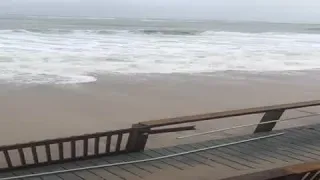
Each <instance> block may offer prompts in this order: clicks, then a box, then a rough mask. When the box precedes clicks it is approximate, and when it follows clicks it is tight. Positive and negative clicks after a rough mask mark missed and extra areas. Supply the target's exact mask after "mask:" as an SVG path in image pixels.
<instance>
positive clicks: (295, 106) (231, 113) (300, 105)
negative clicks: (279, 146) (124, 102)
mask: <svg viewBox="0 0 320 180" xmlns="http://www.w3.org/2000/svg"><path fill="white" fill-rule="evenodd" d="M310 106H320V100H315V101H305V102H297V103H289V104H280V105H273V106H262V107H255V108H247V109H239V110H230V111H223V112H215V113H207V114H199V115H192V116H183V117H176V118H168V119H159V120H151V121H144V122H140V123H139V124H141V125H144V126H148V127H150V128H152V127H161V126H168V125H175V124H182V123H190V122H199V121H206V120H212V119H220V118H227V117H233V116H242V115H250V114H259V113H264V112H269V111H275V110H288V109H298V108H303V107H310Z"/></svg>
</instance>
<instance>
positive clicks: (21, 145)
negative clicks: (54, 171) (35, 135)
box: [0, 128, 131, 151]
mask: <svg viewBox="0 0 320 180" xmlns="http://www.w3.org/2000/svg"><path fill="white" fill-rule="evenodd" d="M130 131H131V128H127V129H119V130H114V131H107V132H97V133H92V134H82V135H78V136H69V137H63V138H56V139H46V140H41V141H34V142H27V143H19V144H13V145H4V146H0V151H2V150H12V149H16V148H26V147H30V145H31V144H32V145H33V146H42V145H46V144H54V143H59V142H68V141H77V140H83V139H91V138H95V137H101V136H109V135H113V134H118V133H130Z"/></svg>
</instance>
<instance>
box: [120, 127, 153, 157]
mask: <svg viewBox="0 0 320 180" xmlns="http://www.w3.org/2000/svg"><path fill="white" fill-rule="evenodd" d="M148 130H150V128H149V127H148V126H145V125H142V124H133V125H132V130H131V132H130V135H129V138H128V142H127V145H126V151H127V152H139V151H143V150H144V148H145V146H146V144H147V140H148V133H147V131H148Z"/></svg>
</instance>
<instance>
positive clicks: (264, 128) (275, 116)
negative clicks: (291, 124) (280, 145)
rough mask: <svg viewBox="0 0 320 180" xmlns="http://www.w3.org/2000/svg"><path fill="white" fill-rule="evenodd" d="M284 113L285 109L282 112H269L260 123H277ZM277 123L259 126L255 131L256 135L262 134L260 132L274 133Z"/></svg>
mask: <svg viewBox="0 0 320 180" xmlns="http://www.w3.org/2000/svg"><path fill="white" fill-rule="evenodd" d="M283 113H284V110H283V109H280V110H274V111H268V112H266V113H265V114H264V116H263V117H262V119H261V121H260V123H266V122H269V121H276V120H279V119H280V118H281V116H282V114H283ZM276 124H277V122H271V123H267V124H259V125H258V126H257V128H256V129H255V131H254V133H260V132H269V131H272V129H273V128H274V127H275V126H276Z"/></svg>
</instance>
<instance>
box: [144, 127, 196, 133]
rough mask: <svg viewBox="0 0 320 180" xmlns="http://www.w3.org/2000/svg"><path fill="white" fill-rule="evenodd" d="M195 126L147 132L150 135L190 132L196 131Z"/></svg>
mask: <svg viewBox="0 0 320 180" xmlns="http://www.w3.org/2000/svg"><path fill="white" fill-rule="evenodd" d="M195 129H196V128H195V126H184V127H175V128H165V129H153V130H149V131H147V133H149V134H162V133H170V132H179V131H189V130H195Z"/></svg>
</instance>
